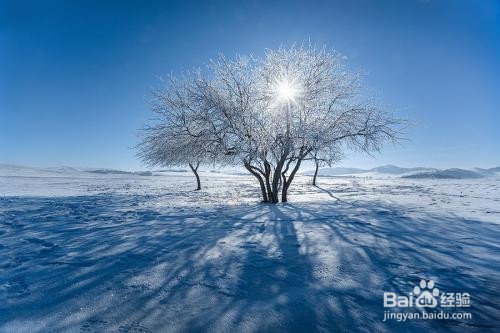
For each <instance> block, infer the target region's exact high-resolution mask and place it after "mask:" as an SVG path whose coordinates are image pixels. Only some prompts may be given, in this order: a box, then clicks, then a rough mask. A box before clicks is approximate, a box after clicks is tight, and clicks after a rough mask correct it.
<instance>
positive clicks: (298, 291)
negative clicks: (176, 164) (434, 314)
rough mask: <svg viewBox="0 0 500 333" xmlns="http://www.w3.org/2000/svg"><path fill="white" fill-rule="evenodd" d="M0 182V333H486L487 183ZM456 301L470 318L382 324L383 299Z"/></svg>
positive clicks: (491, 271)
mask: <svg viewBox="0 0 500 333" xmlns="http://www.w3.org/2000/svg"><path fill="white" fill-rule="evenodd" d="M0 169H1V171H0V172H1V173H0V196H1V197H0V332H186V331H187V332H198V331H207V332H316V331H318V332H331V331H342V332H395V331H404V332H422V331H433V332H439V331H440V332H468V331H470V332H487V331H491V332H493V331H497V332H498V329H499V328H500V323H499V318H500V310H499V305H498V299H499V298H500V292H499V286H500V241H499V239H500V228H499V223H500V179H499V178H494V177H489V178H480V179H467V180H463V179H462V180H443V179H433V180H425V179H418V180H414V179H403V178H391V179H376V178H335V177H328V178H319V187H313V186H311V185H310V177H306V176H299V177H298V179H297V180H296V183H294V185H293V187H292V189H291V192H290V201H291V202H290V203H287V204H277V205H267V204H259V203H258V200H260V197H259V188H258V185H256V184H255V181H254V180H253V179H252V178H251V177H248V176H242V175H227V174H223V173H210V172H207V173H201V178H202V183H203V185H204V190H202V191H197V192H194V191H192V189H193V188H194V186H195V184H194V178H193V177H192V175H191V174H189V173H180V172H168V171H165V172H161V173H154V175H153V176H141V175H137V174H117V173H91V172H84V171H81V170H77V169H60V170H56V169H52V170H47V169H44V170H36V169H29V168H18V167H14V166H2V167H1V168H0ZM421 279H427V280H428V279H433V280H434V281H435V282H436V285H437V286H438V287H439V289H440V290H443V291H453V292H468V293H470V295H471V307H470V312H472V319H469V320H465V319H464V320H427V321H425V320H415V321H406V322H397V321H387V322H383V321H382V319H383V313H384V308H383V292H384V291H393V292H397V293H399V294H405V293H407V292H408V291H410V290H412V288H413V287H414V286H415V285H417V284H418V283H419V281H420V280H421Z"/></svg>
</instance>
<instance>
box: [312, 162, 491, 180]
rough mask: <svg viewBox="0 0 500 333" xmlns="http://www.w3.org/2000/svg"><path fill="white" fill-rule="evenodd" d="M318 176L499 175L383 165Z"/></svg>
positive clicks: (329, 170) (323, 171)
mask: <svg viewBox="0 0 500 333" xmlns="http://www.w3.org/2000/svg"><path fill="white" fill-rule="evenodd" d="M313 173H314V171H313V170H307V171H305V172H304V173H303V174H305V175H312V174H313ZM319 175H320V176H327V177H328V176H367V177H369V176H376V175H385V176H392V177H401V178H410V179H474V178H482V177H488V176H495V175H500V167H494V168H489V169H481V168H475V169H474V170H466V169H459V168H451V169H436V168H426V167H414V168H403V167H398V166H395V165H391V164H389V165H383V166H380V167H376V168H372V169H359V168H348V167H332V168H321V169H320V170H319Z"/></svg>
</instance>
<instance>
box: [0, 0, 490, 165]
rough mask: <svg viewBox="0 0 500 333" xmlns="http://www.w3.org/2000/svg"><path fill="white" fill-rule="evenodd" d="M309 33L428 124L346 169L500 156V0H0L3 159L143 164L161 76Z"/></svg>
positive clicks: (389, 102)
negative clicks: (142, 147) (142, 148)
mask: <svg viewBox="0 0 500 333" xmlns="http://www.w3.org/2000/svg"><path fill="white" fill-rule="evenodd" d="M309 38H310V39H311V41H313V42H314V43H316V44H319V45H322V44H326V45H327V46H328V47H332V48H335V49H336V50H338V51H340V52H341V53H343V54H344V55H346V56H347V57H348V62H349V65H350V66H351V67H352V68H354V69H358V70H363V71H364V72H365V73H367V75H368V76H367V79H366V82H365V83H366V86H367V88H368V89H370V91H372V92H374V93H376V95H377V96H378V98H379V99H380V100H381V101H383V103H384V104H385V105H386V106H387V107H388V108H389V109H391V110H395V111H396V112H397V113H398V114H399V115H401V116H403V117H408V118H411V119H413V120H414V121H415V122H416V123H417V125H416V126H414V127H413V128H412V129H411V130H410V131H409V132H408V137H409V139H410V140H411V141H409V142H406V143H404V145H403V146H402V147H392V146H388V147H387V148H386V149H385V150H384V152H383V153H382V154H379V155H376V156H375V157H374V158H372V157H369V156H363V155H358V154H351V155H350V156H349V158H347V159H346V160H345V161H344V162H343V163H342V164H343V165H346V166H357V167H373V166H377V165H382V164H388V163H391V164H397V165H401V166H433V167H441V168H446V167H464V168H469V167H475V166H480V167H493V166H498V165H500V130H499V127H500V126H499V125H500V1H496V0H482V1H474V0H470V1H459V0H450V1H433V0H431V1H417V0H407V1H400V0H394V1H361V0H359V1H318V2H315V1H296V2H295V1H245V2H238V1H204V2H199V3H197V2H190V3H187V1H184V2H178V3H175V2H173V1H168V2H167V1H163V2H160V1H158V2H154V1H33V2H30V1H0V163H13V164H21V165H31V166H42V167H43V166H59V165H71V166H79V167H108V168H121V169H141V168H142V166H141V164H140V162H139V161H137V159H136V157H135V151H134V150H132V149H131V147H133V146H134V145H135V144H136V142H137V129H138V128H140V127H142V125H144V123H145V122H146V121H147V119H149V118H150V117H151V113H150V111H149V107H148V104H147V100H148V98H149V90H150V88H151V87H153V86H158V85H159V81H158V79H157V77H158V76H165V75H168V74H170V73H179V72H180V71H182V70H183V69H188V68H190V67H193V66H195V67H198V66H201V65H203V63H205V62H207V60H208V59H210V58H213V57H216V56H217V54H218V53H219V52H223V53H224V54H226V55H228V56H234V55H235V54H237V53H240V54H248V53H252V54H256V55H260V54H262V53H263V51H264V50H265V49H266V48H274V47H278V46H280V45H281V44H285V45H287V44H291V43H293V42H297V41H298V42H300V41H303V40H307V39H309Z"/></svg>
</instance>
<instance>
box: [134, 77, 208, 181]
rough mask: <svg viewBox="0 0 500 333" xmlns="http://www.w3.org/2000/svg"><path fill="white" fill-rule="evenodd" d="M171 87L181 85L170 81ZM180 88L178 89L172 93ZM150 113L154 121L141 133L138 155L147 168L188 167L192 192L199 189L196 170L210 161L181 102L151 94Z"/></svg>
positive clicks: (167, 96)
mask: <svg viewBox="0 0 500 333" xmlns="http://www.w3.org/2000/svg"><path fill="white" fill-rule="evenodd" d="M170 83H171V86H174V85H176V84H181V83H180V82H179V81H177V80H175V79H173V78H171V80H170ZM171 91H172V92H173V91H177V92H180V91H182V89H180V87H178V89H176V90H171ZM153 95H154V99H153V103H152V105H153V111H154V112H155V114H156V115H157V121H156V123H155V124H153V125H149V126H147V127H145V128H144V129H143V130H142V133H141V142H140V143H139V145H138V149H139V152H138V156H139V157H140V158H141V159H142V161H143V162H144V163H145V164H147V165H149V166H162V167H176V166H185V165H188V166H189V168H190V169H191V171H192V172H193V174H194V175H195V177H196V184H197V187H196V190H197V191H198V190H201V181H200V176H199V174H198V168H199V166H200V164H201V163H208V162H209V161H210V155H209V151H207V150H206V149H205V148H204V145H203V140H204V138H203V137H201V136H196V135H192V133H191V132H190V130H192V129H193V128H194V127H195V123H194V120H193V118H192V112H191V111H190V110H189V108H185V107H184V106H183V105H182V103H181V100H180V98H181V96H179V95H176V94H164V93H162V92H160V91H156V90H155V91H153Z"/></svg>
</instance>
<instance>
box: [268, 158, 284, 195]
mask: <svg viewBox="0 0 500 333" xmlns="http://www.w3.org/2000/svg"><path fill="white" fill-rule="evenodd" d="M285 161H286V155H282V156H281V158H280V160H279V161H278V162H277V163H276V169H275V170H274V175H273V184H272V191H273V197H272V200H271V202H272V203H278V202H279V194H278V193H279V184H280V182H281V170H282V169H283V165H284V164H285ZM283 185H284V184H283Z"/></svg>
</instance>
